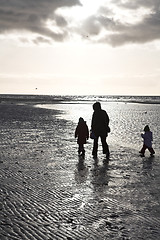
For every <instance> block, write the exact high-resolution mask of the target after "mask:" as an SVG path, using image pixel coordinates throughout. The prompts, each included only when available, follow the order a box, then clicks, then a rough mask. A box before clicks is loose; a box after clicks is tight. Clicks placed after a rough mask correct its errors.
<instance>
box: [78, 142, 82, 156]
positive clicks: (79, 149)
mask: <svg viewBox="0 0 160 240" xmlns="http://www.w3.org/2000/svg"><path fill="white" fill-rule="evenodd" d="M80 153H81V145H80V144H78V154H80Z"/></svg>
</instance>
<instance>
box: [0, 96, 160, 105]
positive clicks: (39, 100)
mask: <svg viewBox="0 0 160 240" xmlns="http://www.w3.org/2000/svg"><path fill="white" fill-rule="evenodd" d="M95 101H100V102H102V103H103V102H106V103H107V102H108V103H112V102H113V103H124V104H127V103H135V104H160V96H125V95H124V96H122V95H119V96H118V95H115V96H113V95H106V96H104V95H102V96H101V95H99V96H97V95H84V96H78V95H74V96H73V95H18V94H0V103H1V104H6V103H9V104H31V105H35V104H59V103H61V104H68V103H69V104H85V103H87V104H88V103H93V102H95Z"/></svg>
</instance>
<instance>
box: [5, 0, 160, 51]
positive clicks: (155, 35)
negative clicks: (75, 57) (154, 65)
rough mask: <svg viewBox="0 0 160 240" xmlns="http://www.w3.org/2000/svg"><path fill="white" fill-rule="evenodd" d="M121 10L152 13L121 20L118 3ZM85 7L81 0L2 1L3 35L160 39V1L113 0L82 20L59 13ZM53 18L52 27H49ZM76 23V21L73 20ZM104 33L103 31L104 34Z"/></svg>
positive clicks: (113, 41)
mask: <svg viewBox="0 0 160 240" xmlns="http://www.w3.org/2000/svg"><path fill="white" fill-rule="evenodd" d="M114 4H115V7H116V8H119V10H120V12H121V13H123V12H125V11H126V12H127V11H130V13H131V14H132V13H133V14H136V11H138V10H139V9H141V10H142V9H145V8H146V9H148V10H149V11H148V14H146V15H144V16H143V18H142V19H141V20H139V21H137V22H133V23H131V22H128V23H127V21H126V22H125V21H122V20H120V19H119V20H117V19H118V18H117V16H116V13H115V11H114V8H113V6H114ZM77 5H79V6H81V7H83V6H82V5H81V4H80V1H79V0H34V1H33V0H0V34H4V33H8V32H10V31H14V30H16V31H22V30H24V31H30V32H32V33H36V34H38V35H39V36H36V38H34V43H36V44H38V43H39V42H42V43H44V42H46V43H47V42H48V43H50V42H51V41H52V40H54V41H63V40H64V39H66V38H67V37H68V36H70V37H72V34H77V35H80V36H81V37H82V38H84V39H86V36H87V39H88V40H90V41H93V39H94V41H95V38H94V37H97V38H96V39H98V40H96V41H98V42H103V43H107V44H110V45H112V46H119V45H123V44H128V43H146V42H150V41H154V40H157V39H160V31H159V30H160V0H152V1H151V0H134V1H130V0H128V1H125V2H124V1H122V0H112V5H110V4H108V5H107V6H101V7H100V8H99V11H98V12H97V14H95V15H94V16H90V17H88V18H87V19H85V20H83V21H79V22H74V19H72V18H67V17H64V16H63V15H62V12H61V14H60V13H59V14H56V10H57V9H58V8H61V7H68V8H69V7H74V6H77ZM47 20H50V22H51V24H53V25H52V26H53V27H55V28H49V27H47V26H46V22H47ZM72 21H73V22H74V24H72V23H73V22H72ZM102 33H103V34H102Z"/></svg>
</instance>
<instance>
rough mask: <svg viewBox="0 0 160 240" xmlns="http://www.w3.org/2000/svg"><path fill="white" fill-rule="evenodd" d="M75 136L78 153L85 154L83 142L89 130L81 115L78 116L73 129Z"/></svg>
mask: <svg viewBox="0 0 160 240" xmlns="http://www.w3.org/2000/svg"><path fill="white" fill-rule="evenodd" d="M75 138H77V143H78V145H79V147H78V154H79V155H80V154H82V155H83V156H84V155H85V150H84V144H85V143H86V140H87V139H88V138H89V130H88V126H87V124H86V122H85V121H84V119H83V118H82V117H80V118H79V122H78V125H77V127H76V130H75Z"/></svg>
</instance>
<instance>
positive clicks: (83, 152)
mask: <svg viewBox="0 0 160 240" xmlns="http://www.w3.org/2000/svg"><path fill="white" fill-rule="evenodd" d="M82 155H85V150H84V145H83V144H82Z"/></svg>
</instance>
